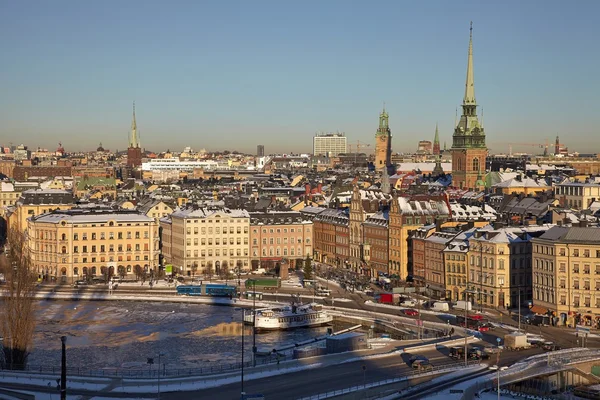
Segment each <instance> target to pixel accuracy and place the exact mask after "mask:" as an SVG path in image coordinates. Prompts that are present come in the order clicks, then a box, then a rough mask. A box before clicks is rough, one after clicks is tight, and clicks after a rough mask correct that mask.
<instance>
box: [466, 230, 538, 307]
mask: <svg viewBox="0 0 600 400" xmlns="http://www.w3.org/2000/svg"><path fill="white" fill-rule="evenodd" d="M547 229H548V228H547V227H546V226H537V225H532V226H527V227H499V228H497V229H495V228H494V227H493V226H492V225H488V226H486V227H484V228H478V229H475V231H474V232H473V235H472V236H471V237H470V238H469V253H468V261H469V263H468V274H469V275H468V277H467V279H468V282H467V285H468V287H469V291H470V292H472V293H473V294H471V295H470V296H471V298H473V299H474V300H475V302H476V303H477V304H484V305H486V306H490V307H502V306H507V305H508V306H509V307H516V306H517V305H518V304H519V298H520V300H521V304H524V303H526V302H527V301H530V300H531V299H532V288H531V239H532V238H533V237H537V236H540V235H542V234H543V233H544V232H545V231H546V230H547ZM519 293H520V296H519Z"/></svg>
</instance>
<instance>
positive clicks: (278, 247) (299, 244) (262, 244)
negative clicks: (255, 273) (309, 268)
mask: <svg viewBox="0 0 600 400" xmlns="http://www.w3.org/2000/svg"><path fill="white" fill-rule="evenodd" d="M249 214H250V260H251V265H252V269H256V268H258V267H263V268H271V267H274V264H277V263H282V262H287V263H288V264H289V266H290V268H291V267H293V266H295V265H297V264H300V263H301V262H302V261H303V260H304V258H305V257H306V256H309V257H312V254H313V239H312V236H313V222H312V221H311V220H309V219H306V218H303V217H302V214H301V213H300V212H297V211H266V212H250V213H249Z"/></svg>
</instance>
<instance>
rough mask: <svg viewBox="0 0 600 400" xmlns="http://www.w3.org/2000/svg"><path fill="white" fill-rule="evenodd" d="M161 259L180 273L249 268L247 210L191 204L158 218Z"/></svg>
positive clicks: (220, 271) (205, 272)
mask: <svg viewBox="0 0 600 400" xmlns="http://www.w3.org/2000/svg"><path fill="white" fill-rule="evenodd" d="M160 227H161V229H162V253H163V257H164V262H165V263H167V264H172V265H173V266H174V267H176V268H177V269H178V271H179V272H180V273H183V274H185V275H188V276H193V275H195V274H200V273H202V274H209V275H210V274H213V273H214V274H217V275H222V274H225V273H227V272H228V271H231V270H234V269H236V268H240V269H243V270H248V269H250V263H249V261H250V257H249V249H250V245H249V239H250V215H249V214H248V212H247V211H246V210H240V209H229V208H223V207H217V206H210V207H198V206H190V207H187V208H183V209H179V210H177V211H175V212H173V213H172V214H171V215H170V216H168V217H166V218H163V219H161V220H160Z"/></svg>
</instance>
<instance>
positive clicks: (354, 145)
mask: <svg viewBox="0 0 600 400" xmlns="http://www.w3.org/2000/svg"><path fill="white" fill-rule="evenodd" d="M361 145H362V146H363V147H371V145H370V144H369V143H365V142H361V141H360V140H357V141H356V142H351V143H348V149H349V150H350V153H352V148H354V149H355V150H356V152H355V153H360V147H361Z"/></svg>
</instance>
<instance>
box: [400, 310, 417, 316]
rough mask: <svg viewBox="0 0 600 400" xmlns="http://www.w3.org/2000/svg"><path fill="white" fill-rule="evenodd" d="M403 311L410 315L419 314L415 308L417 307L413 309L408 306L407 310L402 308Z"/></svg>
mask: <svg viewBox="0 0 600 400" xmlns="http://www.w3.org/2000/svg"><path fill="white" fill-rule="evenodd" d="M402 313H403V314H404V315H408V316H410V317H416V316H417V315H419V312H418V311H417V310H415V309H412V308H407V309H405V310H402Z"/></svg>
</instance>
